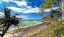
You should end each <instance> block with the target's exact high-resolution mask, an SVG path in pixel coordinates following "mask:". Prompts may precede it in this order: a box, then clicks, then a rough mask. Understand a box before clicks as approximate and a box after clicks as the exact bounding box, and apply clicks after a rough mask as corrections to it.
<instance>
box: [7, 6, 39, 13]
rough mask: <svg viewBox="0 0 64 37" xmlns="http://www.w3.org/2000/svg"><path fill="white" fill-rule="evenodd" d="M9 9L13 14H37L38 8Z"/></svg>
mask: <svg viewBox="0 0 64 37" xmlns="http://www.w3.org/2000/svg"><path fill="white" fill-rule="evenodd" d="M8 8H9V9H11V10H13V11H15V12H19V13H21V12H23V13H37V12H38V10H39V8H38V7H35V8H32V7H31V6H29V7H28V6H27V7H26V8H16V7H8Z"/></svg>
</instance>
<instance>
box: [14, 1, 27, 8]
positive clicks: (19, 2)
mask: <svg viewBox="0 0 64 37" xmlns="http://www.w3.org/2000/svg"><path fill="white" fill-rule="evenodd" d="M13 2H14V3H16V4H17V5H18V6H25V7H26V6H27V2H26V1H25V0H22V1H13Z"/></svg>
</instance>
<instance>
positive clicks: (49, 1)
mask: <svg viewBox="0 0 64 37" xmlns="http://www.w3.org/2000/svg"><path fill="white" fill-rule="evenodd" d="M42 1H43V3H42V5H41V7H40V12H43V10H44V9H47V8H51V7H52V5H53V4H54V3H58V0H42Z"/></svg>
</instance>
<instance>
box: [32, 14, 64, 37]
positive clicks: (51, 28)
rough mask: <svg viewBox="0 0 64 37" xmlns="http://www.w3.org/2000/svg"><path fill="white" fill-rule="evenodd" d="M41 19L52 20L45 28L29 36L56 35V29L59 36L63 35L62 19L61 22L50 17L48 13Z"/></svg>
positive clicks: (55, 36)
mask: <svg viewBox="0 0 64 37" xmlns="http://www.w3.org/2000/svg"><path fill="white" fill-rule="evenodd" d="M41 20H42V19H41ZM43 20H46V21H52V22H51V24H49V25H48V26H47V27H46V28H45V29H43V30H41V31H40V32H39V33H37V34H34V35H32V36H31V37H57V35H56V34H55V31H56V32H57V31H58V30H59V32H60V35H61V37H64V20H62V22H60V21H54V20H53V19H52V18H51V17H50V15H47V16H45V17H44V18H43ZM60 23H62V24H60ZM61 33H62V34H61Z"/></svg>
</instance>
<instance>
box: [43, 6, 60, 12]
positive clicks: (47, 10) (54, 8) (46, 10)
mask: <svg viewBox="0 0 64 37" xmlns="http://www.w3.org/2000/svg"><path fill="white" fill-rule="evenodd" d="M58 8H59V7H53V8H48V9H45V10H44V12H50V11H51V10H56V9H58Z"/></svg>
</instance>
